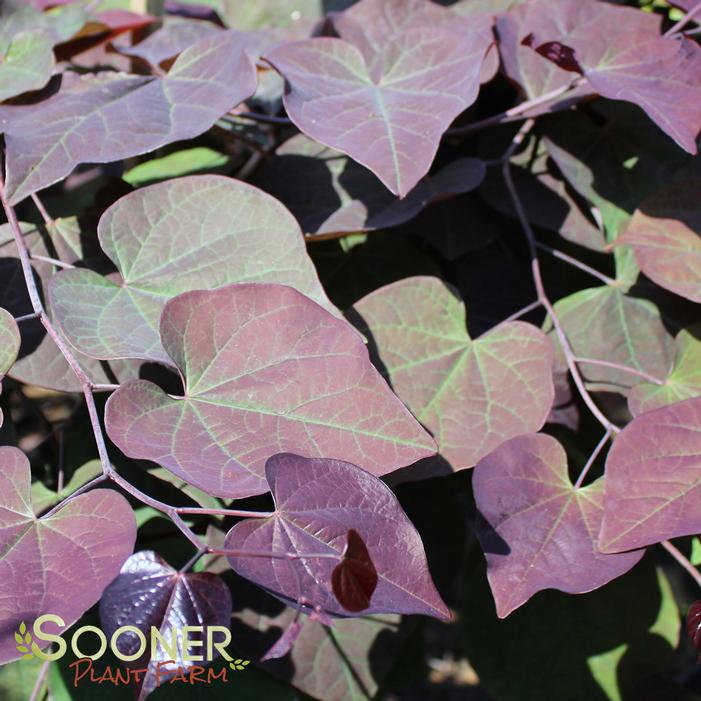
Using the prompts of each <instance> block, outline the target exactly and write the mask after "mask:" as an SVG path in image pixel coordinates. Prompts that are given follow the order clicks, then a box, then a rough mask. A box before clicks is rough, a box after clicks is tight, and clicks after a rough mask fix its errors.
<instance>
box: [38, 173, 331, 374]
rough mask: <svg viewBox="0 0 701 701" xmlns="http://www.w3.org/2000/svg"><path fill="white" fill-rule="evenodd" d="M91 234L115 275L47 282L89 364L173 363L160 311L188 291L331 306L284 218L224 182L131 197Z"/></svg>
mask: <svg viewBox="0 0 701 701" xmlns="http://www.w3.org/2000/svg"><path fill="white" fill-rule="evenodd" d="M98 237H99V239H100V245H101V246H102V248H103V250H104V252H105V253H106V254H107V255H108V256H109V258H110V259H111V260H112V262H113V263H114V264H115V266H116V267H117V270H118V271H119V275H117V276H115V275H111V276H108V277H103V276H101V275H98V274H97V273H94V272H92V271H89V270H67V271H64V272H61V273H60V274H58V275H56V276H55V277H54V278H53V280H52V281H51V285H50V297H51V302H52V308H53V311H54V313H55V315H56V317H57V319H58V321H59V323H60V325H61V328H62V329H63V331H64V333H65V334H66V337H67V338H68V340H69V341H70V342H71V343H72V344H73V345H74V346H75V347H76V348H77V349H78V350H80V351H81V352H83V353H85V354H86V355H89V356H91V357H94V358H100V359H111V358H144V359H147V360H158V361H162V362H165V363H172V361H171V358H170V357H169V356H168V354H167V353H166V351H165V350H164V349H163V347H162V345H161V340H160V338H159V335H158V322H159V318H160V314H161V311H162V310H163V306H164V305H165V303H166V302H167V301H168V299H170V298H172V297H174V296H175V295H177V294H179V293H182V292H186V291H189V290H193V289H201V288H214V287H219V286H221V285H225V284H228V283H233V282H276V283H280V284H288V285H292V286H294V287H296V288H297V289H299V290H300V291H302V292H304V293H305V294H306V295H308V296H309V297H310V298H312V299H314V300H315V301H317V302H319V303H320V304H322V305H324V306H326V307H327V308H331V309H334V307H333V305H331V303H330V302H329V301H328V299H327V298H326V295H325V293H324V291H323V289H322V288H321V285H320V283H319V280H318V277H317V275H316V272H315V270H314V268H313V265H312V263H311V261H310V260H309V257H308V256H307V253H306V250H305V247H304V241H303V238H302V234H301V232H300V230H299V227H298V225H297V223H296V222H295V220H294V218H293V217H292V215H291V214H290V213H289V212H288V211H287V210H286V209H285V208H284V207H283V206H282V205H280V204H279V203H278V202H277V201H276V200H274V199H273V198H272V197H269V196H268V195H266V194H265V193H263V192H261V191H260V190H258V189H257V188H254V187H252V186H250V185H247V184H246V183H243V182H239V181H236V180H233V179H231V178H225V177H221V176H216V175H203V176H191V177H185V178H179V179H177V180H171V181H167V182H164V183H159V184H157V185H152V186H150V187H146V188H142V189H141V190H138V191H137V192H133V193H130V194H128V195H126V196H125V197H123V198H122V199H120V200H118V201H117V202H115V203H114V205H112V206H111V207H110V208H109V209H108V210H107V211H106V212H105V213H104V214H103V216H102V217H101V219H100V223H99V225H98Z"/></svg>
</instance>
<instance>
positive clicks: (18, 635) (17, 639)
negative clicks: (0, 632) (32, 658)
mask: <svg viewBox="0 0 701 701" xmlns="http://www.w3.org/2000/svg"><path fill="white" fill-rule="evenodd" d="M15 640H16V641H17V644H18V645H21V644H22V642H23V640H22V636H21V635H20V634H19V633H15ZM25 652H26V651H25Z"/></svg>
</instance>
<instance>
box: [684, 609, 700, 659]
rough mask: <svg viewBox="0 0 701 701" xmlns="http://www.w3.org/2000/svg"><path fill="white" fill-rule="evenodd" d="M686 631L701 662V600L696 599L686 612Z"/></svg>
mask: <svg viewBox="0 0 701 701" xmlns="http://www.w3.org/2000/svg"><path fill="white" fill-rule="evenodd" d="M686 632H687V635H688V636H689V640H691V644H692V645H693V646H694V649H695V650H696V652H698V654H699V663H701V601H694V603H693V604H691V606H689V611H688V612H687V614H686Z"/></svg>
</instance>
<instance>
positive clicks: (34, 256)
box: [29, 251, 75, 270]
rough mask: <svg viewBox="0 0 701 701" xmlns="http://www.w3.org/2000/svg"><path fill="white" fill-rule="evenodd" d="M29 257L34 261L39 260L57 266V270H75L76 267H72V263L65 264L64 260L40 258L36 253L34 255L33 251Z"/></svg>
mask: <svg viewBox="0 0 701 701" xmlns="http://www.w3.org/2000/svg"><path fill="white" fill-rule="evenodd" d="M29 257H30V258H31V259H32V260H39V261H41V262H42V263H50V264H51V265H55V266H56V267H57V268H63V269H65V270H73V269H74V268H75V265H71V264H70V263H64V262H63V261H62V260H58V259H57V258H49V257H48V256H39V255H37V254H36V253H32V252H31V251H30V252H29Z"/></svg>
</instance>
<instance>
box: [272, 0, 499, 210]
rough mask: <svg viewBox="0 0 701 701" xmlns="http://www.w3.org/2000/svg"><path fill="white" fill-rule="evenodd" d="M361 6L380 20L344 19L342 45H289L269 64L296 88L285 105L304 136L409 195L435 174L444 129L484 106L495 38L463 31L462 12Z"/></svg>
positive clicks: (374, 2) (416, 0)
mask: <svg viewBox="0 0 701 701" xmlns="http://www.w3.org/2000/svg"><path fill="white" fill-rule="evenodd" d="M356 8H357V9H358V11H360V12H362V11H363V10H365V11H369V12H370V13H371V14H372V15H373V17H375V16H376V21H375V22H373V23H370V24H362V25H361V24H359V23H358V21H357V20H356V19H354V16H353V15H352V14H351V13H350V12H346V13H344V15H342V17H341V19H339V20H336V21H335V27H336V30H337V31H338V33H339V35H340V37H341V38H340V39H337V38H316V39H309V40H306V41H300V42H294V43H291V44H286V45H283V46H279V47H277V48H275V49H273V50H272V51H270V52H268V53H267V54H266V58H267V59H268V60H269V61H270V63H272V64H273V66H274V67H275V68H276V69H277V70H278V71H279V72H280V73H281V74H282V75H283V76H284V77H285V79H286V81H287V83H288V90H287V92H286V94H285V108H286V110H287V113H288V114H289V116H290V118H291V119H292V121H293V122H294V123H295V124H296V125H297V126H298V127H299V128H300V130H301V131H303V132H304V133H305V134H307V135H308V136H310V137H312V138H314V139H316V140H317V141H320V142H321V143H323V144H325V145H327V146H330V147H332V148H335V149H337V150H339V151H342V152H343V153H347V154H348V155H349V156H351V157H352V158H354V159H355V160H356V161H358V162H360V163H361V164H363V165H364V166H366V167H367V168H369V169H370V170H371V171H372V172H373V173H375V175H377V177H378V178H379V179H380V180H381V181H382V182H383V183H384V184H385V185H386V186H387V187H388V188H389V189H390V190H391V191H392V192H394V193H395V194H398V195H400V196H404V195H406V194H407V193H408V192H409V191H410V190H411V189H412V188H413V187H414V185H416V183H417V182H418V181H419V180H420V179H421V178H422V177H423V176H424V175H425V174H426V172H427V171H428V169H429V167H430V165H431V162H432V161H433V157H434V156H435V153H436V150H437V149H438V144H439V142H440V138H441V135H442V134H443V132H444V131H445V130H446V129H447V128H448V126H449V125H450V123H451V122H452V121H453V119H455V117H456V116H457V115H458V114H459V113H460V112H462V111H463V110H464V109H466V108H467V107H469V106H470V105H471V104H472V103H473V102H474V101H475V99H476V97H477V92H478V90H479V82H480V71H481V68H482V64H483V61H484V56H485V54H486V51H487V49H488V47H489V45H490V43H491V42H492V38H491V35H490V34H488V33H485V32H484V31H482V32H470V31H468V30H467V28H466V27H465V25H464V24H463V23H462V22H461V21H460V20H459V19H458V20H457V23H458V27H459V28H460V30H461V31H456V27H455V22H456V18H455V15H453V14H451V13H450V12H449V11H448V10H445V9H443V8H440V7H437V6H435V5H433V4H432V3H430V2H427V0H412V2H409V3H402V2H399V1H398V0H392V2H379V1H378V0H364V2H362V3H360V4H358V5H356V6H355V8H354V9H356ZM429 21H430V22H431V29H429V28H428V27H427V26H426V23H427V22H429ZM451 23H452V24H451ZM378 37H382V41H381V42H379V43H377V41H378Z"/></svg>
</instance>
